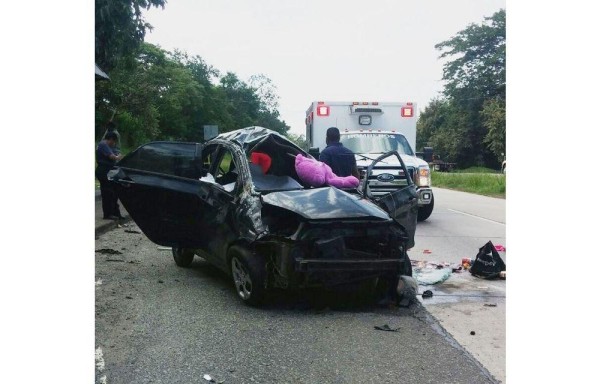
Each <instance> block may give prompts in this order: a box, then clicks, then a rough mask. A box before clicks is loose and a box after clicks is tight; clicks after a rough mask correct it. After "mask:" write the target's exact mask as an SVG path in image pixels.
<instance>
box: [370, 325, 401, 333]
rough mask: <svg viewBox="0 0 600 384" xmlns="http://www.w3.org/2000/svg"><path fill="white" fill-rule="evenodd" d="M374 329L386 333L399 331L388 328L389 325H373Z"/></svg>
mask: <svg viewBox="0 0 600 384" xmlns="http://www.w3.org/2000/svg"><path fill="white" fill-rule="evenodd" d="M374 328H375V329H376V330H378V331H387V332H398V331H399V330H400V328H401V327H398V328H390V326H389V325H387V324H383V325H375V326H374Z"/></svg>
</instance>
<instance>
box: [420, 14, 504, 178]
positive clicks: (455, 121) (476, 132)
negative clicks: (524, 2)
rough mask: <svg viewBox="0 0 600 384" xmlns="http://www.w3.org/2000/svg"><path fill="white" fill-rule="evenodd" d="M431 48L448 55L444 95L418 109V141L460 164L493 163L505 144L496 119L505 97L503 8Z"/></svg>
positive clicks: (498, 119) (499, 114)
mask: <svg viewBox="0 0 600 384" xmlns="http://www.w3.org/2000/svg"><path fill="white" fill-rule="evenodd" d="M435 48H436V49H438V50H439V51H441V52H442V53H441V55H440V58H444V59H448V61H447V62H446V63H445V64H444V71H443V79H444V80H445V81H446V83H445V85H444V92H443V97H442V98H440V99H437V100H433V101H432V102H431V104H430V105H429V106H428V107H427V108H426V109H425V110H424V112H423V113H422V114H421V117H420V119H419V124H418V132H419V135H418V136H419V137H418V143H419V144H420V145H422V144H423V143H429V144H430V145H433V146H434V150H435V151H436V152H438V153H440V154H442V155H443V156H447V158H448V160H449V161H452V162H457V163H459V165H460V166H471V165H486V166H490V167H496V166H498V165H499V156H498V152H499V151H503V149H504V146H505V144H504V141H505V137H504V136H503V135H502V134H501V131H502V128H501V127H500V125H499V122H500V120H502V121H503V120H504V108H500V106H502V105H504V100H505V97H506V12H505V11H504V10H503V9H502V10H500V11H498V12H496V13H495V14H494V15H492V16H491V17H486V18H485V19H484V22H483V23H482V24H480V25H476V24H471V25H469V26H467V28H465V29H464V30H462V31H460V32H458V33H457V34H456V35H455V36H453V37H452V38H450V39H449V40H446V41H443V42H441V43H439V44H436V45H435ZM484 111H485V112H484ZM492 128H493V129H494V130H495V131H494V133H490V129H492Z"/></svg>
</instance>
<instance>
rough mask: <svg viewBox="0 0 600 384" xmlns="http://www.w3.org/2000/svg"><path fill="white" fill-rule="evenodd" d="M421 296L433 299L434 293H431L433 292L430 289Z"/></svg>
mask: <svg viewBox="0 0 600 384" xmlns="http://www.w3.org/2000/svg"><path fill="white" fill-rule="evenodd" d="M421 296H422V297H423V298H424V299H429V298H430V297H433V292H431V291H430V290H429V289H428V290H426V291H425V292H423V293H422V294H421Z"/></svg>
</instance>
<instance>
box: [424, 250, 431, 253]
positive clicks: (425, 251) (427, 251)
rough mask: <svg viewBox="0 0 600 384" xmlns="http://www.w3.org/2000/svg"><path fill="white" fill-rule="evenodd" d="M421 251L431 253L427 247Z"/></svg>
mask: <svg viewBox="0 0 600 384" xmlns="http://www.w3.org/2000/svg"><path fill="white" fill-rule="evenodd" d="M423 253H431V251H430V250H429V249H425V250H423Z"/></svg>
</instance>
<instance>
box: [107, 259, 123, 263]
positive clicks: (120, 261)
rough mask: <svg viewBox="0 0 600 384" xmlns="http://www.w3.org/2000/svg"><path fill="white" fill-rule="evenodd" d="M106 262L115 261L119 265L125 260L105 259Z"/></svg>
mask: <svg viewBox="0 0 600 384" xmlns="http://www.w3.org/2000/svg"><path fill="white" fill-rule="evenodd" d="M106 261H117V262H119V263H124V262H125V260H121V259H106Z"/></svg>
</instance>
